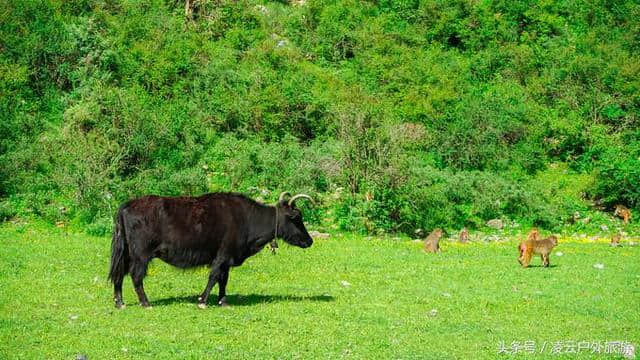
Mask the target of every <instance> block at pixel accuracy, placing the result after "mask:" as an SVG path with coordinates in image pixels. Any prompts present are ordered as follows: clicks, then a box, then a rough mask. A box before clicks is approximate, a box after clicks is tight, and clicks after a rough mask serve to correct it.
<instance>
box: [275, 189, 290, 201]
mask: <svg viewBox="0 0 640 360" xmlns="http://www.w3.org/2000/svg"><path fill="white" fill-rule="evenodd" d="M285 195H289V196H291V194H290V193H289V192H288V191H283V192H282V193H281V194H280V198H279V199H278V202H281V201H282V200H284V196H285Z"/></svg>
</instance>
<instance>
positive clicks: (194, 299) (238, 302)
mask: <svg viewBox="0 0 640 360" xmlns="http://www.w3.org/2000/svg"><path fill="white" fill-rule="evenodd" d="M217 298H218V296H217V295H215V294H211V297H210V298H209V305H210V306H214V305H215V304H216V299H217ZM334 300H335V299H334V298H333V296H330V295H312V296H296V295H262V294H248V295H227V303H228V304H229V305H231V306H252V305H257V304H265V303H272V302H301V301H315V302H329V301H334ZM197 303H198V296H196V295H193V296H175V297H170V298H166V299H159V300H155V301H151V305H152V306H163V305H171V304H197Z"/></svg>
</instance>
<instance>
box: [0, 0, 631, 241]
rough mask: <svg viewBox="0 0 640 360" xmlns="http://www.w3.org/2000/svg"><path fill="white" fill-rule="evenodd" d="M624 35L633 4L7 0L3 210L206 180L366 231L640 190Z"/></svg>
mask: <svg viewBox="0 0 640 360" xmlns="http://www.w3.org/2000/svg"><path fill="white" fill-rule="evenodd" d="M639 54H640V5H639V4H638V3H637V2H636V1H621V0H596V1H579V0H575V1H570V0H567V1H508V2H507V1H498V0H496V1H474V0H457V1H439V0H402V1H386V0H378V1H356V0H344V1H337V0H307V1H291V2H288V1H285V0H281V1H257V0H255V1H254V0H237V1H235V0H200V1H195V8H194V16H193V20H187V19H185V15H184V6H183V3H182V2H181V1H174V0H142V1H137V0H136V1H132V0H72V1H57V0H25V1H9V0H0V114H2V119H1V120H2V121H0V219H2V220H6V219H10V218H12V217H15V216H38V217H42V218H45V219H46V220H48V221H51V222H58V221H65V222H69V221H71V222H74V223H76V224H78V225H80V226H83V227H86V228H87V229H88V230H89V231H90V232H92V233H96V234H103V233H106V232H108V231H110V227H111V217H112V216H113V213H114V211H115V209H117V206H118V204H119V203H121V202H123V201H125V200H127V199H129V198H131V197H134V196H139V195H142V194H146V193H156V194H163V195H178V194H194V195H195V194H200V193H203V192H207V191H220V190H224V191H241V192H246V193H248V194H250V195H251V196H254V197H259V198H261V199H263V200H265V201H273V200H274V199H275V197H276V196H277V195H276V194H277V193H279V192H280V191H283V190H290V191H295V192H299V191H305V192H309V193H311V194H313V195H314V196H315V197H317V198H319V199H320V200H321V206H320V207H319V208H316V209H309V215H308V216H309V219H310V221H311V222H315V223H327V224H335V225H337V226H340V227H341V228H342V229H346V230H355V231H363V232H364V231H366V232H405V233H411V234H412V233H413V232H414V231H415V230H416V229H418V228H421V229H432V228H434V227H436V226H439V227H444V228H446V229H459V228H460V227H462V226H470V227H480V226H482V225H483V224H484V223H485V222H486V221H487V220H489V219H492V218H497V217H498V218H503V219H505V220H507V219H510V220H514V221H516V222H518V223H520V224H525V225H537V226H542V227H545V228H548V229H559V228H560V227H561V226H563V225H564V224H566V223H567V222H568V221H570V220H572V219H573V214H574V213H575V212H576V211H577V212H579V213H581V214H583V215H582V216H584V214H592V215H591V216H592V217H594V218H595V219H598V217H599V216H600V217H601V215H599V213H597V212H594V211H595V210H611V209H612V206H613V205H615V204H618V203H622V204H625V205H627V206H629V207H632V208H634V209H640V127H639V122H640V121H639V115H640V112H639V109H640V91H639V88H640V56H639ZM594 203H595V204H596V205H598V206H599V207H596V208H594V207H593V206H594ZM594 209H595V210H594ZM593 224H596V222H594V223H593ZM580 226H582V225H580ZM594 226H595V225H594Z"/></svg>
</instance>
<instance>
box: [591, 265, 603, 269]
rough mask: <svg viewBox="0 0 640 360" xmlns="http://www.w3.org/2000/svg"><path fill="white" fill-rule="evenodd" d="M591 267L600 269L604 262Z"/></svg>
mask: <svg viewBox="0 0 640 360" xmlns="http://www.w3.org/2000/svg"><path fill="white" fill-rule="evenodd" d="M593 267H594V268H596V269H599V270H602V269H604V264H594V265H593Z"/></svg>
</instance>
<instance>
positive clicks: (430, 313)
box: [429, 309, 438, 317]
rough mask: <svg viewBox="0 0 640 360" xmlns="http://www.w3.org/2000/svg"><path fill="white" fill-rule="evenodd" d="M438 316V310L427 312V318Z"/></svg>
mask: <svg viewBox="0 0 640 360" xmlns="http://www.w3.org/2000/svg"><path fill="white" fill-rule="evenodd" d="M436 315H438V310H437V309H431V311H429V316H431V317H434V316H436Z"/></svg>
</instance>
